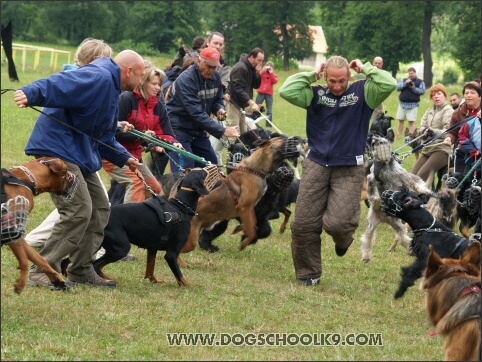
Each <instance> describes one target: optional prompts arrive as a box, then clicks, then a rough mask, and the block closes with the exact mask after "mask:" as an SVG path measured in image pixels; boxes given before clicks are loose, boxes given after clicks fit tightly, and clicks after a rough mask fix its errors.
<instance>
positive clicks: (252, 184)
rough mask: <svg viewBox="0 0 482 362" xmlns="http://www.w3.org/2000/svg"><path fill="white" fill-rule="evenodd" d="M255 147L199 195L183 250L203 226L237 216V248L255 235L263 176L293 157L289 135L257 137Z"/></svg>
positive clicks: (195, 240) (191, 244)
mask: <svg viewBox="0 0 482 362" xmlns="http://www.w3.org/2000/svg"><path fill="white" fill-rule="evenodd" d="M256 146H258V148H257V149H256V150H255V151H254V152H253V153H252V154H251V155H250V156H249V157H246V158H244V159H242V160H241V162H240V163H239V164H238V165H236V166H233V167H232V169H231V172H230V173H229V174H228V175H227V177H226V178H225V179H223V182H222V183H221V185H220V186H219V187H217V188H215V189H214V190H212V191H211V192H210V193H209V195H206V196H205V197H203V198H201V199H200V200H199V203H198V206H197V209H196V211H197V213H198V215H196V216H194V217H193V219H192V222H191V232H190V234H189V237H188V241H187V243H186V245H185V246H184V248H183V249H182V250H181V252H183V253H187V252H190V251H192V250H194V248H195V247H196V245H197V243H198V238H199V235H200V234H201V231H202V230H203V229H211V228H212V227H213V226H214V225H215V224H216V223H218V222H219V221H221V220H230V219H234V218H237V217H239V219H240V221H241V224H242V225H243V232H244V235H245V237H244V238H243V240H242V242H241V245H240V250H244V249H245V248H246V247H247V246H248V245H249V244H251V242H252V241H253V240H254V239H255V238H256V215H255V212H254V207H255V206H256V205H257V204H258V202H259V200H260V199H261V198H262V196H263V195H264V193H265V192H266V187H267V184H266V177H267V175H269V174H271V173H273V172H274V171H275V170H276V169H277V168H278V167H279V166H280V164H281V162H282V161H283V160H284V159H285V158H289V157H295V156H297V150H296V146H295V145H294V143H293V142H292V141H291V140H290V139H289V138H282V137H275V138H272V139H270V140H259V141H257V143H256Z"/></svg>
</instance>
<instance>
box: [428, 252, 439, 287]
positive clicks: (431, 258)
mask: <svg viewBox="0 0 482 362" xmlns="http://www.w3.org/2000/svg"><path fill="white" fill-rule="evenodd" d="M428 250H429V253H428V258H427V268H426V269H425V278H428V277H429V276H431V275H432V274H434V273H436V272H437V270H438V269H439V268H440V265H442V259H441V258H440V256H439V255H438V254H437V252H436V251H435V250H433V246H432V244H430V245H429V246H428ZM425 287H427V285H425Z"/></svg>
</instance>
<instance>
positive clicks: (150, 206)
mask: <svg viewBox="0 0 482 362" xmlns="http://www.w3.org/2000/svg"><path fill="white" fill-rule="evenodd" d="M206 177H207V172H206V171H205V170H204V169H193V170H192V171H191V172H190V173H188V174H187V175H186V176H184V178H183V179H182V182H181V183H180V187H179V189H178V191H177V194H176V197H175V198H170V199H167V198H166V197H164V196H161V195H157V196H156V197H152V198H149V199H147V200H146V201H144V202H142V203H131V204H120V205H113V206H112V207H111V213H110V217H109V222H108V224H107V226H106V228H105V230H104V240H103V242H102V245H101V246H102V247H103V248H104V249H105V254H104V255H103V256H102V257H100V258H99V259H96V260H95V261H93V264H94V269H95V271H96V272H97V274H99V275H100V276H102V277H103V278H107V279H112V278H110V277H108V276H106V275H105V274H104V273H103V271H102V269H103V268H104V267H105V266H106V265H107V264H110V263H113V262H116V261H117V260H120V259H122V258H123V257H124V256H126V255H127V253H128V252H129V250H130V248H131V244H134V245H137V246H138V247H140V248H144V249H147V265H146V275H145V277H146V278H149V279H150V280H151V282H155V283H162V282H163V281H162V280H158V279H157V278H155V276H154V265H155V258H156V253H157V251H158V250H166V255H165V256H164V259H165V260H166V261H167V263H168V264H169V267H170V268H171V271H172V273H173V274H174V276H175V277H176V280H177V282H178V284H179V285H189V284H191V283H189V282H188V281H187V280H186V278H184V276H183V275H182V273H181V270H180V268H179V264H178V261H177V257H178V254H179V252H180V251H181V249H182V247H183V246H184V245H185V243H186V241H187V237H188V235H189V231H190V228H191V223H190V222H191V218H192V217H193V216H194V215H195V210H196V207H197V202H198V198H199V196H200V195H207V194H208V192H209V191H208V190H207V189H206V187H205V186H204V182H205V179H206Z"/></svg>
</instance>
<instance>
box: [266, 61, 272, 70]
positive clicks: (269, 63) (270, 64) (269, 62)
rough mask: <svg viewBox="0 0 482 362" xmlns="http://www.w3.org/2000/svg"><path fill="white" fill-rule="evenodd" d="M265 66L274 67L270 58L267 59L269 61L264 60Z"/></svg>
mask: <svg viewBox="0 0 482 362" xmlns="http://www.w3.org/2000/svg"><path fill="white" fill-rule="evenodd" d="M266 66H268V67H271V68H273V69H274V63H273V62H272V61H271V60H269V61H267V62H266Z"/></svg>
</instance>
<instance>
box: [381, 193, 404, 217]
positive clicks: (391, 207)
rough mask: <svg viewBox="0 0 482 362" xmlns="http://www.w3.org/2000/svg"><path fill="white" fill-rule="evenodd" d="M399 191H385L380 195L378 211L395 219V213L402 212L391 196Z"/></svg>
mask: <svg viewBox="0 0 482 362" xmlns="http://www.w3.org/2000/svg"><path fill="white" fill-rule="evenodd" d="M399 192H400V191H393V190H385V191H383V193H382V197H381V200H382V204H381V205H380V209H381V210H382V211H383V212H384V213H385V214H387V215H390V216H395V217H397V212H400V211H402V210H403V209H402V207H401V206H400V205H397V204H396V203H395V201H394V200H393V196H394V195H395V194H397V193H399Z"/></svg>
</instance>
